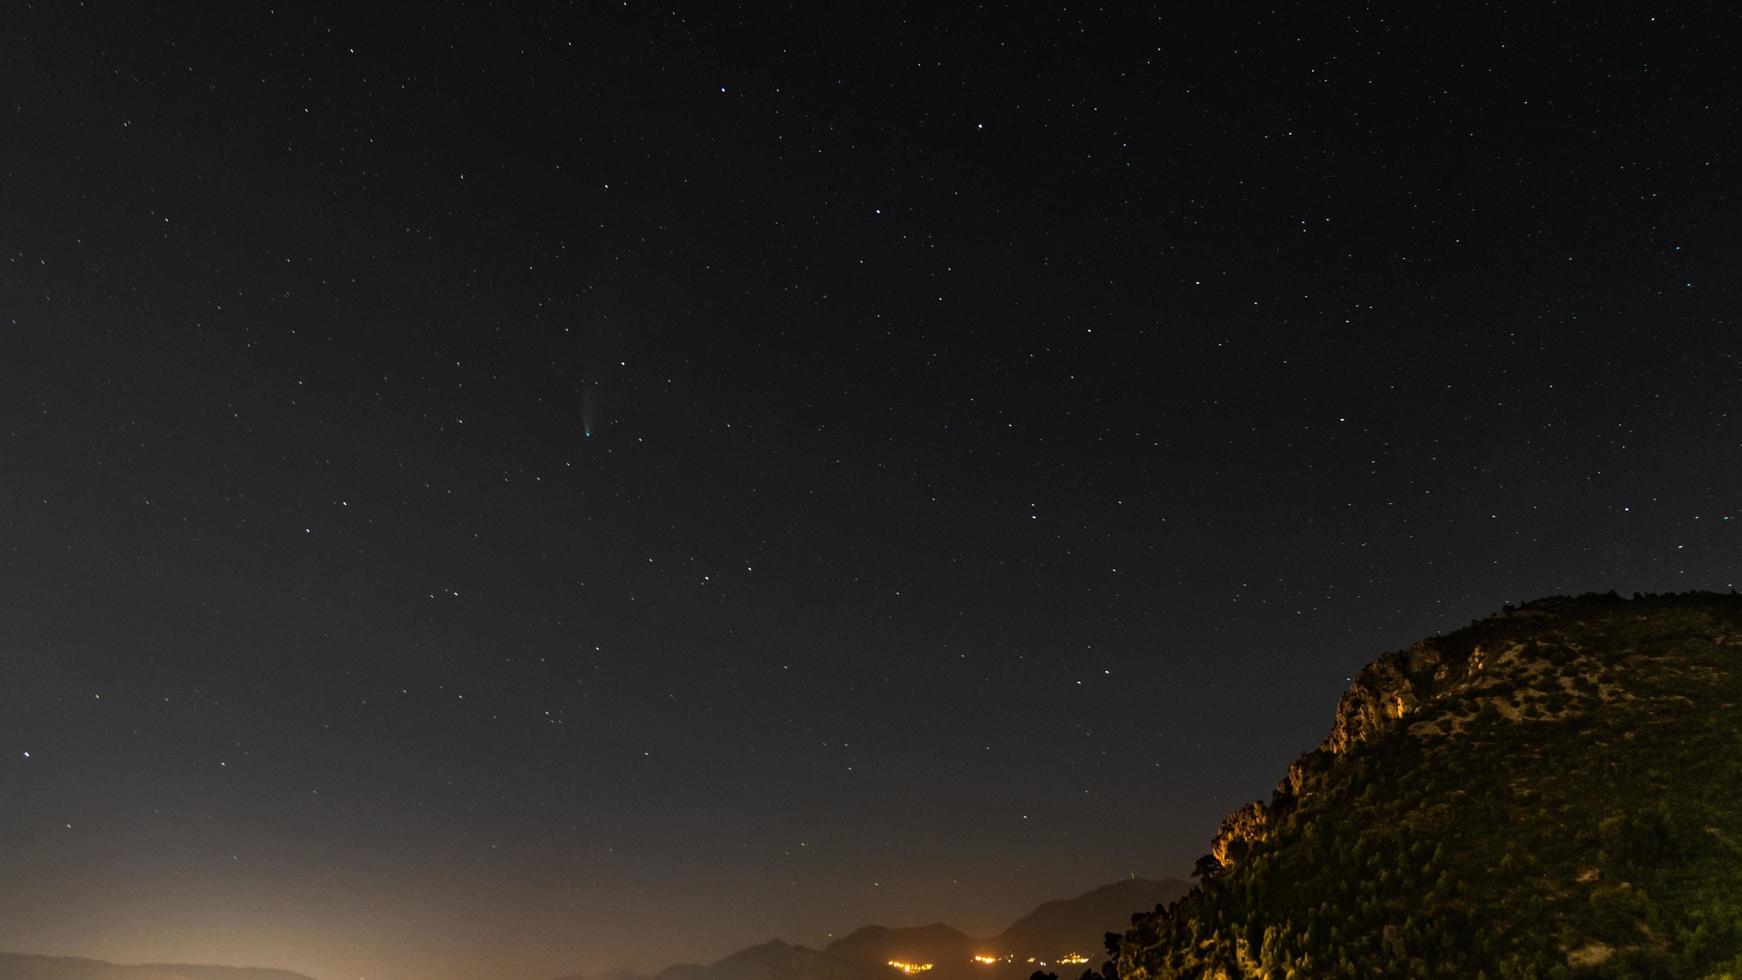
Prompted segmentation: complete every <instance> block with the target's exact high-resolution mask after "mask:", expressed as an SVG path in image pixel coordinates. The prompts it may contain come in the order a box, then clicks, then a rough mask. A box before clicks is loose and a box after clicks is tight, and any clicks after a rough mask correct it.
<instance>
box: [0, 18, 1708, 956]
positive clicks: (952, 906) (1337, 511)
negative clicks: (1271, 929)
mask: <svg viewBox="0 0 1742 980" xmlns="http://www.w3.org/2000/svg"><path fill="white" fill-rule="evenodd" d="M1113 6H1114V7H1115V8H1116V9H1113V10H1101V9H1090V8H1089V6H1088V5H1080V6H1077V5H1066V6H1062V7H1050V8H1044V9H1043V8H1040V7H1022V8H1016V7H1008V8H1004V7H995V6H969V5H934V4H925V3H904V2H894V3H882V4H876V5H858V4H827V5H814V4H799V5H791V6H782V5H746V6H736V5H728V4H713V3H710V4H684V3H679V4H665V5H653V4H648V3H643V2H640V0H630V2H626V3H543V4H504V3H495V4H492V3H483V2H474V3H466V4H458V3H426V4H419V5H417V6H415V7H406V8H403V9H397V10H396V9H391V5H390V4H357V3H323V2H312V0H311V2H306V3H305V2H295V0H291V2H283V3H279V4H278V5H277V6H273V5H269V4H265V3H254V2H241V3H224V4H217V3H209V4H202V3H192V2H190V3H181V4H141V3H131V2H129V3H119V2H113V3H111V2H86V3H73V2H43V0H39V2H35V3H26V2H22V0H21V2H13V3H7V4H4V5H3V6H0V593H3V594H4V595H5V597H6V601H5V602H4V603H0V803H3V805H0V880H4V881H5V882H6V883H7V885H6V887H5V888H4V889H0V949H6V950H14V951H25V952H40V953H54V954H67V955H86V956H96V957H102V958H108V959H115V960H126V961H140V960H184V961H186V960H192V961H205V962H231V963H236V962H246V963H256V964H265V965H273V966H279V967H285V968H291V969H297V970H301V971H305V972H308V973H311V974H313V975H315V976H318V977H321V978H323V980H341V978H347V977H363V976H366V977H369V978H375V980H380V978H406V980H413V978H420V980H450V978H452V980H458V978H461V977H476V976H481V975H488V976H493V977H501V978H507V980H517V978H526V980H534V978H547V977H551V976H554V975H556V974H559V973H566V972H573V971H577V970H587V971H593V970H602V969H607V968H610V967H615V966H633V967H641V968H649V967H658V966H661V965H664V964H668V963H672V962H678V961H683V960H708V959H713V958H717V957H719V956H722V955H724V954H726V953H728V952H730V951H732V950H733V949H736V948H738V947H740V946H744V945H748V944H750V943H753V942H760V941H762V940H764V939H767V938H768V937H770V936H779V937H782V938H784V939H787V940H789V941H794V942H803V943H807V944H810V945H820V944H822V943H824V942H826V940H827V936H828V934H829V933H831V932H834V933H837V934H839V933H842V932H845V931H846V930H849V929H851V928H854V927H856V926H859V925H862V924H865V923H869V922H881V923H885V924H889V925H902V924H912V923H922V922H931V921H935V920H938V919H943V920H947V921H949V922H952V923H954V924H956V925H958V926H960V927H961V928H963V929H966V930H969V931H973V932H994V931H996V930H998V929H1001V928H1002V927H1003V926H1004V925H1006V924H1008V921H1009V920H1011V919H1012V918H1014V917H1015V916H1017V915H1018V914H1021V913H1022V912H1024V911H1026V910H1027V909H1028V908H1029V907H1031V906H1032V905H1034V904H1036V903H1038V902H1040V901H1042V900H1045V899H1050V898H1057V897H1065V896H1069V895H1074V894H1076V893H1078V892H1080V891H1084V890H1087V889H1088V888H1091V887H1094V886H1096V885H1099V884H1102V883H1105V882H1107V881H1110V880H1112V879H1114V878H1118V877H1123V876H1125V875H1127V874H1130V873H1137V874H1140V875H1146V876H1162V875H1170V874H1171V875H1184V874H1185V873H1186V872H1187V871H1188V870H1189V869H1190V867H1191V864H1192V861H1193V859H1195V858H1196V856H1197V855H1199V854H1200V853H1202V852H1203V851H1204V850H1205V848H1206V844H1207V840H1208V838H1209V836H1210V834H1211V833H1212V831H1213V828H1214V825H1215V822H1216V820H1217V819H1218V818H1219V817H1220V815H1221V814H1223V813H1224V812H1226V811H1227V810H1229V809H1231V808H1233V807H1234V806H1236V805H1238V804H1240V803H1242V802H1244V801H1246V800H1249V799H1255V798H1258V797H1260V796H1265V795H1267V794H1268V792H1269V788H1270V787H1271V786H1272V785H1273V784H1274V782H1275V780H1276V778H1277V777H1278V776H1280V774H1281V772H1282V769H1283V767H1284V766H1285V765H1286V764H1287V762H1288V761H1289V760H1290V759H1292V758H1293V757H1294V756H1295V755H1296V754H1298V753H1299V752H1301V751H1303V750H1305V749H1307V748H1309V747H1310V746H1311V745H1313V744H1314V743H1315V742H1316V741H1317V739H1318V738H1319V737H1321V736H1322V734H1323V733H1324V731H1325V730H1326V728H1327V726H1328V723H1329V720H1330V716H1331V713H1332V709H1333V707H1334V704H1335V701H1336V697H1337V695H1338V693H1339V692H1340V691H1341V689H1342V688H1343V686H1344V685H1345V684H1346V683H1347V679H1348V677H1349V676H1350V675H1352V674H1353V673H1354V672H1355V670H1356V669H1358V668H1359V666H1360V665H1361V664H1363V663H1365V662H1366V661H1367V660H1369V659H1371V658H1372V657H1373V656H1375V655H1377V654H1378V653H1380V652H1382V651H1384V650H1386V649H1393V648H1397V647H1400V646H1404V645H1407V644H1408V643H1410V642H1412V641H1414V640H1416V639H1419V638H1421V637H1423V636H1426V635H1429V634H1431V633H1433V632H1435V631H1436V630H1442V629H1449V628H1455V627H1457V626H1461V625H1463V624H1464V623H1466V622H1467V621H1468V620H1470V619H1471V618H1474V617H1477V616H1480V615H1485V614H1487V613H1489V612H1492V611H1495V610H1497V609H1498V607H1499V606H1500V605H1501V604H1502V603H1504V602H1508V601H1516V600H1521V599H1526V598H1531V597H1535V596H1539V595H1543V594H1548V593H1555V592H1582V591H1588V590H1598V591H1601V590H1608V589H1612V588H1613V589H1617V590H1620V591H1622V592H1623V593H1631V592H1633V591H1667V590H1681V589H1689V588H1709V589H1727V588H1730V587H1732V586H1733V585H1734V584H1735V583H1736V581H1737V579H1738V577H1739V576H1742V573H1739V570H1738V557H1739V556H1742V489H1739V488H1742V414H1739V413H1742V338H1739V337H1738V335H1737V329H1738V316H1739V313H1742V294H1739V292H1738V280H1737V277H1736V271H1737V270H1738V269H1742V239H1738V237H1737V235H1736V229H1737V228H1738V227H1739V219H1742V208H1739V206H1738V200H1737V194H1738V191H1737V188H1738V187H1742V173H1739V172H1738V171H1739V164H1742V110H1739V107H1738V103H1737V97H1736V93H1737V92H1742V77H1739V75H1742V72H1739V71H1738V68H1737V65H1738V64H1742V45H1739V44H1738V40H1739V38H1742V18H1739V17H1738V16H1737V15H1736V14H1735V13H1734V12H1732V11H1731V10H1729V9H1727V7H1726V6H1725V5H1722V4H1715V3H1714V4H1705V3H1684V4H1649V3H1639V4H1613V5H1564V4H1562V5H1550V4H1525V5H1517V7H1516V8H1515V9H1508V8H1506V7H1505V6H1499V5H1489V4H1450V5H1446V9H1434V8H1433V6H1432V5H1419V6H1417V5H1409V6H1407V7H1396V8H1395V9H1390V10H1388V9H1386V8H1385V7H1384V6H1378V7H1369V6H1366V5H1359V4H1342V3H1332V4H1313V5H1302V6H1301V7H1298V8H1289V7H1285V8H1281V9H1276V8H1259V7H1251V8H1247V7H1245V6H1243V5H1237V4H1236V5H1211V7H1212V9H1205V10H1197V9H1194V10H1192V11H1191V12H1190V14H1189V15H1188V14H1186V13H1183V12H1175V11H1174V10H1173V8H1171V7H1166V6H1163V7H1161V8H1160V9H1159V10H1158V9H1156V8H1152V7H1149V6H1147V5H1137V4H1132V5H1113ZM1182 10H1183V8H1182Z"/></svg>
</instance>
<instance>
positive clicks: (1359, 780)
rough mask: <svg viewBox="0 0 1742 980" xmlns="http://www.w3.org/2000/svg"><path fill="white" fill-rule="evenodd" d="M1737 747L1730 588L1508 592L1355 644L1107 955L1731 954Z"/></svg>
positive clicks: (1493, 969)
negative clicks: (1508, 604)
mask: <svg viewBox="0 0 1742 980" xmlns="http://www.w3.org/2000/svg"><path fill="white" fill-rule="evenodd" d="M1736 772H1742V599H1738V598H1736V597H1734V596H1718V595H1710V594H1699V595H1687V596H1661V597H1643V598H1636V599H1635V600H1634V601H1631V602H1628V601H1624V600H1622V599H1620V598H1619V597H1617V596H1613V595H1608V596H1586V597H1582V598H1578V599H1568V598H1554V599H1548V600H1542V601H1539V602H1535V603H1530V604H1527V605H1526V606H1525V607H1523V608H1520V609H1516V610H1514V609H1508V610H1507V611H1505V612H1503V613H1501V614H1499V615H1496V616H1493V617H1490V618H1488V619H1486V620H1482V621H1480V622H1477V623H1473V624H1471V626H1470V627H1469V628H1467V629H1463V630H1459V631H1457V632H1455V633H1452V634H1450V635H1447V636H1444V637H1436V638H1433V639H1430V640H1425V641H1423V642H1421V643H1418V644H1415V645H1414V646H1412V647H1410V648H1408V649H1407V650H1402V651H1398V652H1395V653H1388V654H1385V655H1383V656H1381V657H1379V658H1378V659H1376V660H1375V661H1373V662H1372V663H1371V664H1369V665H1368V666H1367V667H1366V668H1364V669H1363V670H1362V671H1361V672H1360V674H1359V675H1358V676H1357V677H1356V678H1355V679H1354V681H1353V682H1352V683H1351V684H1350V685H1349V688H1348V689H1347V690H1346V691H1345V692H1344V694H1343V696H1342V697H1341V698H1340V699H1339V701H1338V704H1337V707H1336V711H1335V714H1334V717H1333V721H1332V725H1331V730H1330V732H1329V733H1328V734H1327V735H1326V737H1325V738H1324V740H1323V741H1322V742H1320V744H1319V745H1318V746H1317V747H1316V748H1315V749H1313V750H1312V751H1310V752H1308V753H1306V754H1305V755H1303V756H1301V757H1300V758H1299V759H1297V760H1296V761H1295V762H1294V763H1293V764H1292V765H1290V766H1289V768H1288V771H1287V772H1286V773H1285V774H1284V776H1283V777H1282V779H1281V780H1280V781H1279V782H1278V783H1277V785H1276V788H1275V791H1274V792H1273V794H1272V797H1271V799H1270V801H1269V802H1268V803H1258V802H1254V803H1250V804H1247V805H1246V806H1244V807H1241V808H1240V809H1238V810H1236V811H1235V812H1234V813H1231V814H1229V815H1228V817H1226V818H1225V819H1224V820H1223V821H1222V823H1221V825H1220V826H1219V827H1218V828H1217V832H1216V835H1215V837H1214V839H1213V840H1212V841H1211V846H1210V853H1209V854H1208V855H1206V856H1205V857H1204V858H1203V859H1202V860H1201V861H1200V862H1199V866H1198V874H1199V877H1200V883H1199V886H1198V888H1197V889H1195V890H1194V891H1193V892H1192V893H1191V894H1189V895H1187V896H1186V897H1185V898H1184V899H1182V900H1180V901H1179V902H1177V903H1175V904H1174V905H1172V906H1170V907H1169V908H1167V909H1165V910H1162V911H1160V912H1158V913H1157V914H1155V915H1151V916H1147V917H1144V918H1143V919H1140V920H1138V921H1137V922H1136V923H1135V925H1134V928H1133V929H1132V930H1131V931H1130V932H1128V933H1127V934H1126V935H1125V937H1124V938H1123V939H1122V941H1121V944H1120V948H1119V953H1118V956H1117V957H1116V958H1115V960H1114V966H1113V969H1114V970H1115V971H1116V972H1117V973H1118V974H1120V975H1121V976H1123V977H1125V978H1126V980H1164V978H1174V977H1224V978H1240V977H1252V976H1273V975H1287V976H1297V977H1314V976H1338V975H1341V976H1380V975H1384V976H1392V975H1418V976H1421V975H1444V976H1475V975H1476V974H1477V973H1478V972H1481V971H1486V972H1487V973H1488V975H1489V976H1499V975H1518V976H1535V975H1546V974H1547V973H1549V972H1552V971H1554V970H1573V969H1578V970H1586V971H1596V972H1594V973H1590V974H1589V975H1593V976H1598V975H1604V971H1610V970H1613V971H1616V972H1615V973H1614V975H1616V976H1624V975H1637V976H1654V975H1661V976H1696V977H1699V976H1704V975H1705V973H1704V972H1701V971H1705V970H1707V969H1709V968H1713V965H1714V964H1718V965H1719V966H1724V965H1725V964H1726V963H1727V961H1726V959H1725V957H1730V956H1742V788H1732V787H1739V786H1742V782H1739V781H1738V780H1736V779H1735V778H1734V774H1735V773H1736ZM1724 773H1728V775H1723V774H1724ZM1660 891H1663V892H1667V893H1669V894H1670V895H1672V896H1674V904H1673V905H1671V906H1668V907H1665V906H1660V905H1659V904H1657V903H1656V902H1655V901H1654V900H1653V899H1652V898H1650V896H1651V895H1655V894H1657V893H1659V892H1660ZM1696 896H1697V897H1696ZM1719 896H1739V897H1735V898H1725V897H1719ZM1734 968H1735V969H1736V970H1737V971H1738V976H1742V958H1739V959H1737V961H1736V963H1735V967H1734ZM1278 971H1281V972H1278ZM1580 975H1586V974H1580ZM1711 975H1712V976H1713V977H1717V976H1721V975H1723V974H1722V971H1721V970H1720V971H1719V972H1717V973H1712V974H1711Z"/></svg>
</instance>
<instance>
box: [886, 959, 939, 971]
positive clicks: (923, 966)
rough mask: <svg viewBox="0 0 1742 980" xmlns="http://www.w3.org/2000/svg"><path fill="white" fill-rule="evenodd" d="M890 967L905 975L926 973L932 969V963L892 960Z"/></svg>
mask: <svg viewBox="0 0 1742 980" xmlns="http://www.w3.org/2000/svg"><path fill="white" fill-rule="evenodd" d="M889 965H890V966H893V967H895V968H896V969H897V970H900V971H901V972H903V973H924V972H925V971H927V970H929V969H931V968H932V965H931V964H930V963H908V962H906V961H904V960H890V961H889Z"/></svg>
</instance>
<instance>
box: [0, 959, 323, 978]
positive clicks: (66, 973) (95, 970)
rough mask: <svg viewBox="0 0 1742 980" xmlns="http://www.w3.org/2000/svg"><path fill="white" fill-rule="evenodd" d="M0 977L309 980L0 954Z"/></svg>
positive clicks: (230, 969) (224, 969)
mask: <svg viewBox="0 0 1742 980" xmlns="http://www.w3.org/2000/svg"><path fill="white" fill-rule="evenodd" d="M0 980H309V978H308V977H305V976H303V975H302V974H300V973H291V972H289V971H287V970H263V969H258V968H252V967H236V966H190V965H188V964H184V963H150V964H145V965H143V966H120V965H117V964H114V963H105V962H103V961H102V960H87V959H80V958H78V957H72V956H30V955H26V954H23V953H0Z"/></svg>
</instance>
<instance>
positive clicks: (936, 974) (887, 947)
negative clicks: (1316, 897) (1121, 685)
mask: <svg viewBox="0 0 1742 980" xmlns="http://www.w3.org/2000/svg"><path fill="white" fill-rule="evenodd" d="M1190 888H1191V883H1190V882H1186V881H1180V880H1178V879H1163V880H1160V881H1155V880H1151V879H1147V878H1127V879H1125V880H1123V881H1116V882H1114V883H1112V884H1110V885H1104V886H1102V887H1100V888H1096V889H1094V890H1092V891H1088V892H1084V893H1083V894H1081V895H1078V896H1077V897H1076V898H1069V899H1060V900H1058V901H1052V902H1046V903H1044V904H1042V905H1041V906H1039V907H1038V908H1036V909H1035V910H1034V911H1032V912H1030V913H1028V914H1027V915H1025V916H1023V917H1022V918H1020V919H1018V920H1016V922H1014V923H1013V924H1011V926H1010V927H1009V928H1008V929H1005V930H1004V931H1003V932H1001V933H999V934H998V935H997V936H995V937H992V938H987V939H975V938H974V937H972V936H969V935H967V934H966V933H964V932H962V931H961V930H959V929H956V928H954V927H952V926H948V925H945V924H944V923H941V922H938V923H933V924H931V925H925V926H907V927H904V928H889V927H887V926H878V925H871V926H863V927H861V928H859V929H855V930H854V931H853V932H851V933H848V934H847V935H845V936H842V937H841V938H839V939H837V940H835V941H834V942H832V943H830V944H829V945H828V946H827V947H825V948H823V949H821V950H815V949H811V948H809V947H806V946H795V945H790V944H788V943H784V942H781V941H780V940H778V939H776V940H770V941H769V942H766V943H762V944H761V945H758V946H751V947H748V948H746V949H741V950H739V951H738V952H736V953H733V954H732V955H730V956H727V957H726V958H724V959H721V960H718V961H716V962H714V963H710V964H707V965H705V966H704V965H698V964H688V963H686V964H681V965H678V966H669V967H666V968H665V969H663V970H660V971H659V972H658V973H656V974H652V975H647V974H636V973H630V972H625V971H616V972H612V973H600V974H578V973H577V974H571V975H569V976H567V977H562V978H559V980H891V978H894V977H904V976H907V975H908V974H906V973H904V972H903V971H902V970H900V969H899V968H898V967H895V966H891V963H906V964H911V965H912V966H913V967H914V973H913V974H912V975H914V976H920V975H923V976H924V978H925V980H1027V977H1028V976H1029V975H1030V974H1032V973H1033V972H1034V971H1035V970H1037V969H1044V970H1049V971H1052V972H1055V973H1058V974H1059V975H1060V976H1066V975H1067V974H1068V975H1069V976H1070V977H1072V978H1074V977H1076V976H1077V975H1079V974H1081V972H1082V971H1083V970H1084V969H1086V968H1089V967H1093V966H1096V965H1098V964H1099V963H1101V962H1103V961H1104V960H1105V959H1106V953H1105V948H1104V944H1103V939H1104V938H1105V936H1106V934H1107V933H1109V932H1113V933H1117V932H1122V931H1124V930H1125V929H1126V928H1128V927H1129V926H1130V924H1131V920H1132V916H1133V915H1134V914H1137V913H1145V912H1149V911H1151V910H1153V909H1155V908H1156V907H1158V906H1160V905H1164V904H1166V903H1168V902H1171V901H1173V900H1175V899H1177V898H1179V897H1180V896H1182V895H1184V894H1185V893H1186V892H1187V891H1189V890H1190ZM1071 953H1076V954H1078V955H1080V956H1083V957H1085V958H1086V959H1085V961H1084V962H1081V963H1063V964H1061V963H1059V962H1058V958H1059V957H1062V956H1065V955H1067V954H1071ZM975 956H986V957H991V958H996V961H995V962H991V963H978V962H975V961H974V959H973V957H975ZM921 967H924V969H923V970H922V969H920V968H921ZM0 980H4V978H0Z"/></svg>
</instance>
